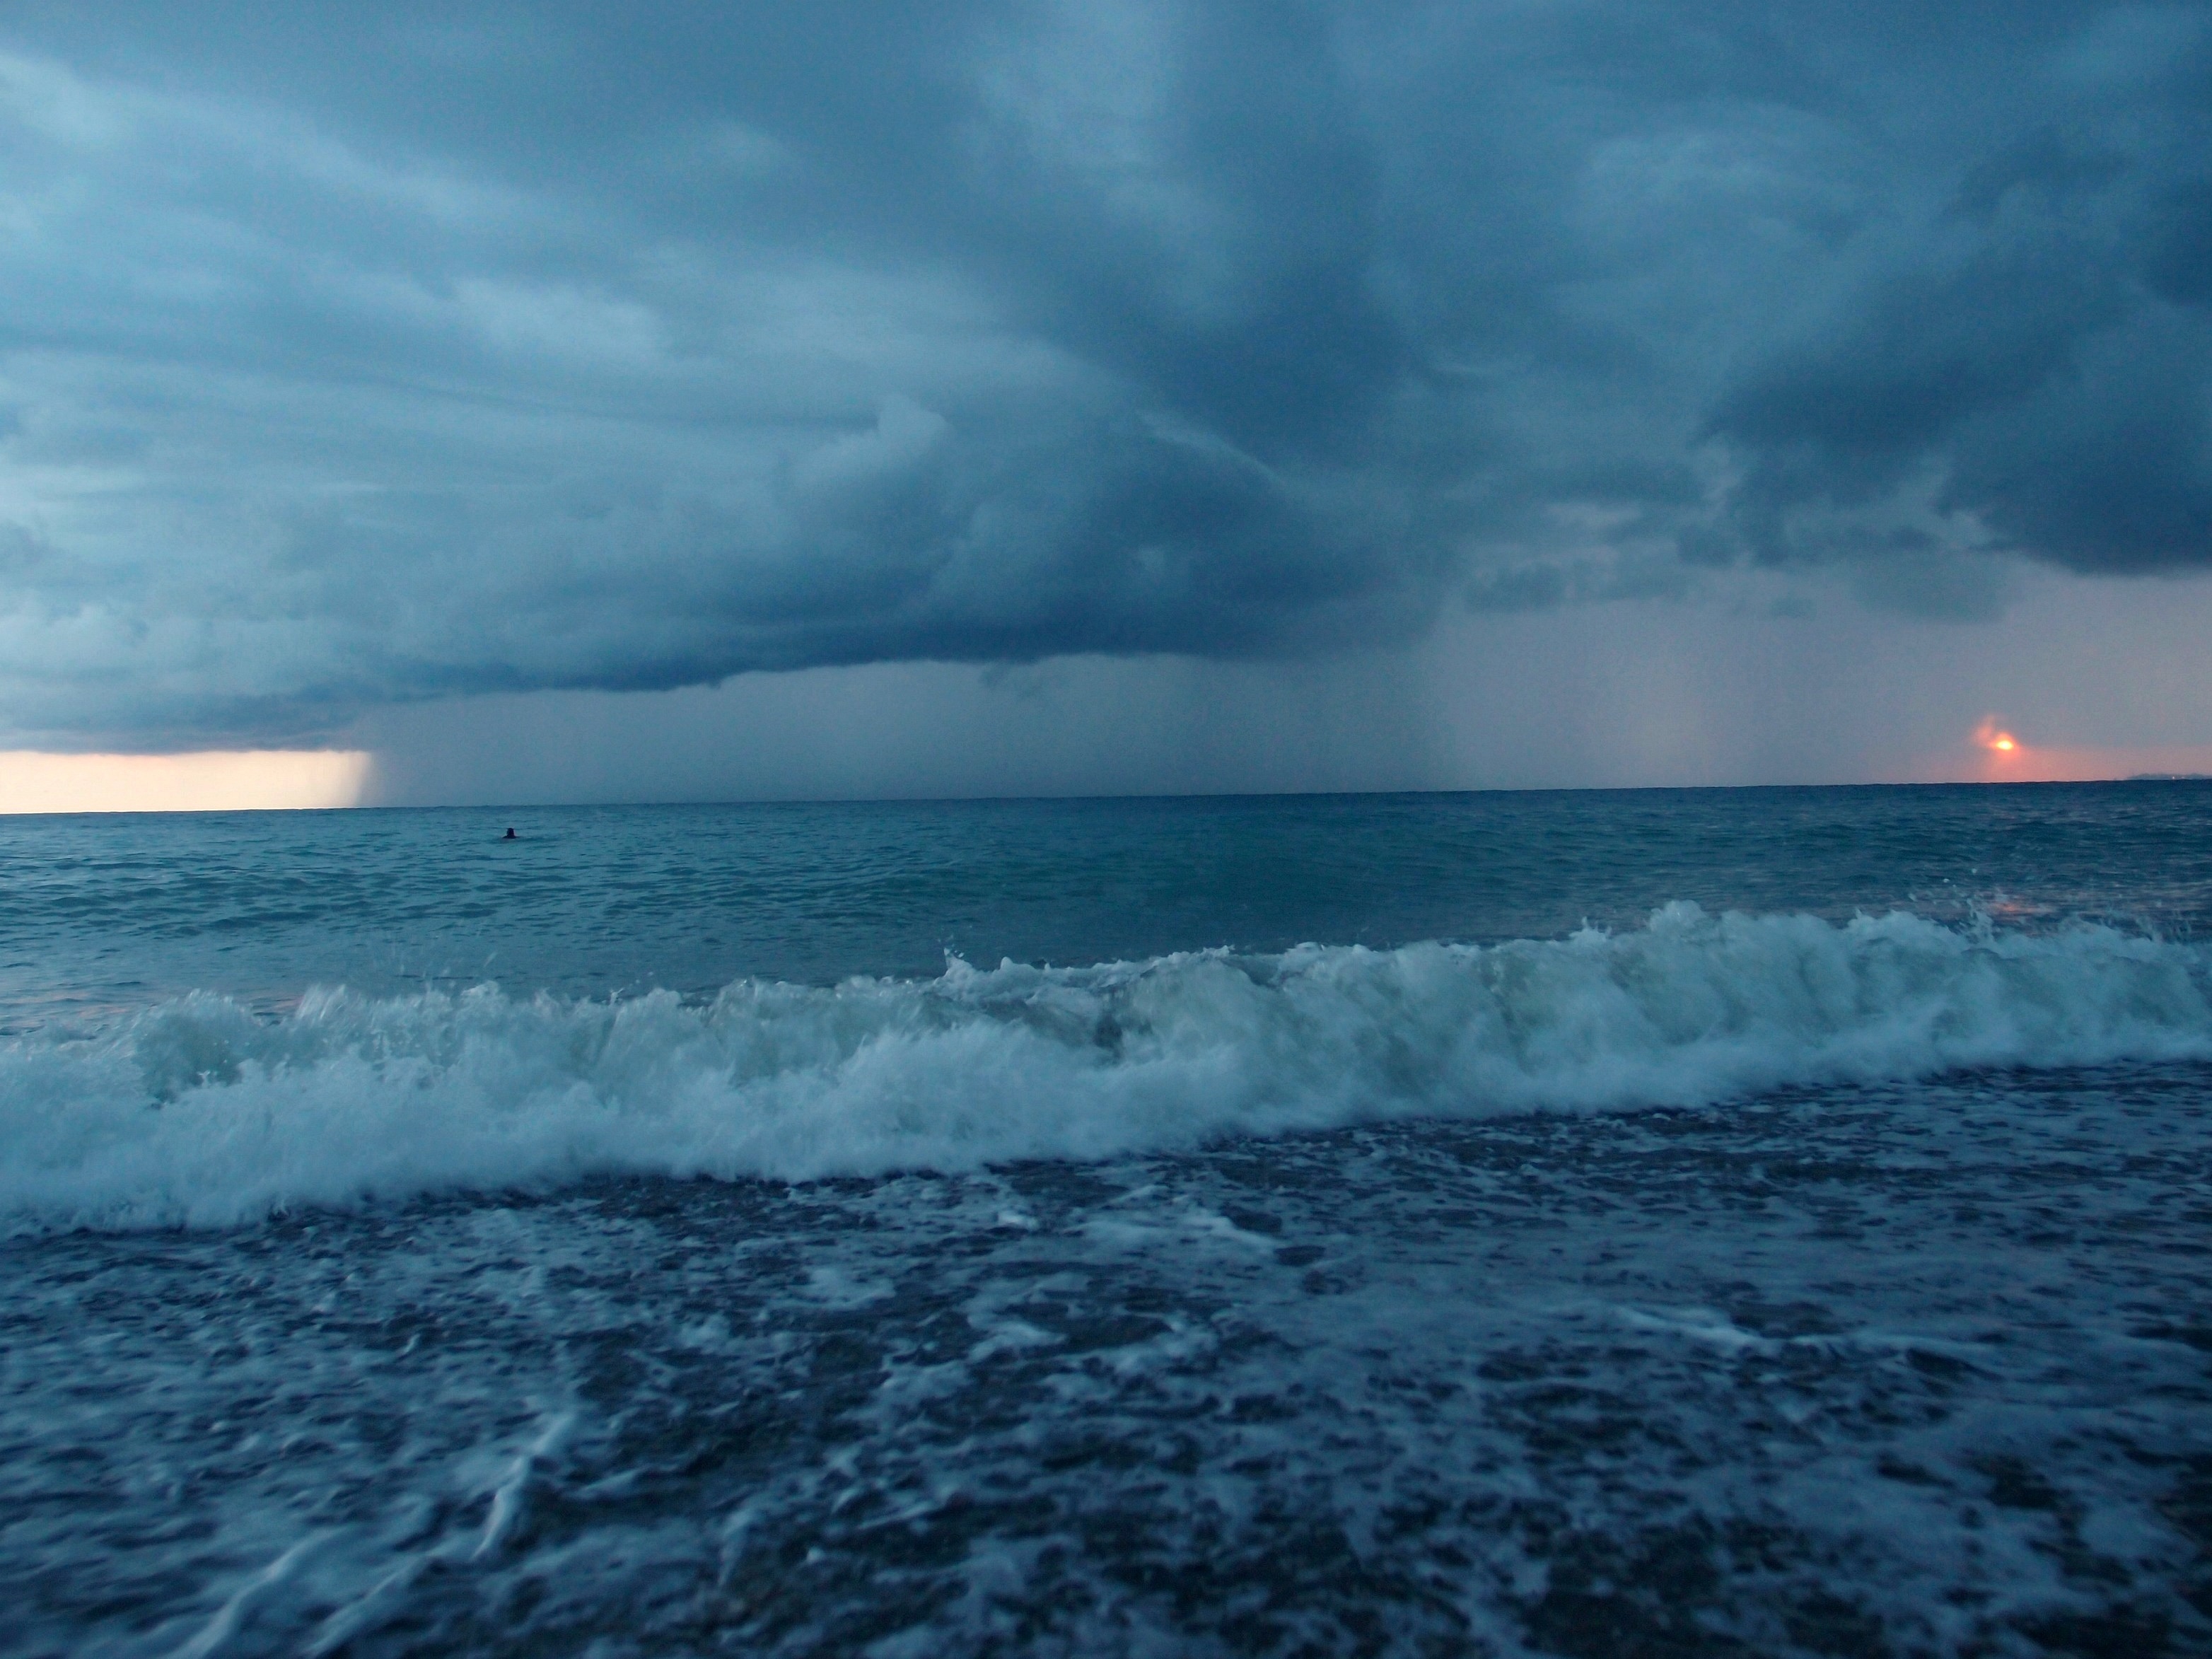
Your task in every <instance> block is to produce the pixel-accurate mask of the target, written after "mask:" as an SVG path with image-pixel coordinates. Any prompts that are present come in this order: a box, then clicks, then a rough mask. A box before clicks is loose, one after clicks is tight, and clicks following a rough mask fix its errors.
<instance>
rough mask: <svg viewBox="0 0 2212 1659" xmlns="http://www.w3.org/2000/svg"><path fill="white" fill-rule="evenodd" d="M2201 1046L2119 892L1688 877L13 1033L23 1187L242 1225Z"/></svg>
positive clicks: (15, 1179) (171, 1011)
mask: <svg viewBox="0 0 2212 1659" xmlns="http://www.w3.org/2000/svg"><path fill="white" fill-rule="evenodd" d="M2206 1058H2212V956H2208V951H2207V948H2206V947H2205V946H2204V945H2200V944H2195V943H2190V942H2181V941H2172V940H2166V939H2158V938H2154V937H2148V936H2141V935H2135V934H2129V933H2123V932H2120V931H2118V930H2116V929H2114V928H2112V927H2105V926H2099V925H2086V924H2084V925H2075V926H2071V927H2065V928H2063V929H2060V930H2057V931H2056V932H2051V933H2027V932H2020V931H2011V930H2007V929H2003V928H1998V927H1992V926H1990V925H1989V924H1988V923H1987V922H1986V921H1975V922H1972V923H1970V924H1968V925H1966V926H1951V925H1947V924H1943V923H1940V922H1937V921H1931V920H1929V919H1927V918H1924V917H1922V916H1918V915H1911V914H1909V913H1905V912H1893V913H1889V914H1886V915H1862V916H1859V917H1857V918H1856V919H1854V920H1852V921H1848V922H1845V923H1842V924H1836V923H1832V922H1829V921H1823V920H1821V919H1820V918H1818V917H1814V916H1811V915H1764V916H1753V915H1742V914H1736V913H1725V914H1719V915H1715V914H1711V913H1708V912H1706V911H1705V910H1703V909H1700V908H1699V907H1697V906H1695V905H1693V904H1688V903H1675V904H1670V905H1668V906H1666V907H1664V908H1662V909H1660V910H1658V911H1657V912H1656V913H1654V914H1653V915H1651V917H1650V920H1649V921H1648V923H1647V924H1646V925H1645V926H1644V927H1639V928H1635V929H1630V930H1626V931H1622V932H1619V933H1613V932H1607V931H1604V930H1601V929H1595V928H1585V929H1583V930H1582V931H1580V932H1577V933H1573V934H1571V935H1570V936H1567V937H1565V938H1561V939H1520V940H1515V941H1511V942H1510V943H1506V944H1502V945H1460V944H1450V943H1426V944H1419V945H1406V946H1403V947H1401V948H1397V949H1392V950H1376V949H1368V948H1364V947H1360V946H1346V945H1302V946H1299V947H1297V948H1296V949H1293V950H1290V951H1283V952H1279V953H1273V954H1248V953H1239V952H1236V951H1228V950H1218V951H1188V952H1178V953H1176V954H1172V955H1168V956H1163V957H1153V958H1149V959H1146V960H1143V961H1135V962H1117V963H1105V964H1101V965H1096V966H1087V967H1066V968H1055V967H1049V966H1037V965H1025V964H1022V963H1013V962H1002V963H1000V965H999V966H998V967H996V968H992V969H978V968H975V967H973V966H971V965H969V963H965V962H963V961H961V960H959V959H957V958H950V959H948V960H947V963H946V964H945V970H944V972H943V973H942V974H941V975H939V976H937V977H935V978H933V979H926V980H916V979H896V978H855V979H850V980H848V981H845V982H843V983H842V984H838V985H835V986H808V985H799V984H793V983H788V982H783V981H767V980H750V979H749V980H741V981H737V982H735V983H733V984H731V985H729V986H727V987H724V988H723V989H722V990H721V991H720V993H719V994H716V995H714V996H713V997H711V998H708V999H686V998H683V997H679V996H678V995H676V994H672V993H670V992H665V991H659V992H654V993H652V994H647V995H642V996H638V997H634V998H611V999H588V998H567V997H561V996H556V995H553V994H535V995H517V994H509V993H508V992H507V991H504V990H502V989H501V988H500V987H498V986H497V985H495V984H489V983H487V984H483V985H478V986H477V987H473V988H471V989H467V990H465V991H460V992H457V993H456V992H447V991H441V990H437V989H429V990H425V991H422V992H420V993H416V994H406V995H398V996H369V995H364V994H360V993H357V992H354V991H349V990H347V989H344V988H343V987H338V988H319V989H316V990H313V991H311V992H309V993H308V994H307V995H305V996H304V997H303V998H302V999H301V1001H300V1002H299V1003H298V1005H297V1006H295V1007H294V1008H292V1009H291V1010H290V1011H289V1012H285V1013H283V1015H281V1016H279V1017H276V1018H264V1017H259V1016H257V1015H256V1014H254V1013H252V1012H249V1011H248V1010H247V1009H246V1008H245V1007H244V1006H241V1005H240V1004H239V1003H238V1002H236V1001H235V1000H231V999H229V998H228V997H224V996H221V995H217V994H210V993H196V994H191V995H188V996H185V997H181V998H178V999H175V1000H170V1001H167V1002H165V1003H163V1004H161V1005H159V1006H155V1007H153V1008H150V1009H147V1010H144V1011H142V1012H137V1013H136V1014H132V1015H131V1016H128V1017H127V1018H120V1019H118V1020H117V1021H116V1022H114V1023H113V1024H112V1025H111V1026H109V1027H107V1028H105V1029H102V1030H96V1031H93V1032H90V1033H78V1034H76V1035H73V1036H66V1037H64V1036H52V1035H33V1036H27V1037H22V1038H19V1039H16V1040H15V1041H13V1042H9V1043H8V1044H7V1045H5V1046H4V1047H0V1146H4V1147H5V1148H6V1152H7V1157H6V1158H5V1159H4V1161H3V1162H0V1218H4V1223H5V1225H7V1226H8V1227H9V1228H10V1230H12V1231H18V1232H21V1231H50V1230H54V1229H68V1228H91V1229H103V1230H104V1229H118V1228H139V1227H153V1226H186V1227H224V1226H234V1225H242V1224H250V1223H252V1222H254V1221H257V1220H258V1219H261V1218H265V1217H267V1216H269V1215H270V1214H271V1213H273V1212H280V1211H284V1210H288V1209H296V1208H300V1207H304V1206H338V1207H344V1206H359V1205H363V1204H374V1203H390V1202H397V1201H402V1200H407V1199H410V1198H413V1197H416V1196H420V1195H423V1194H434V1193H444V1192H453V1191H502V1190H513V1189H531V1190H549V1189H553V1188H560V1187H562V1186H564V1185H568V1184H572V1183H574V1182H580V1181H583V1180H586V1179H590V1178H592V1177H595V1176H608V1175H660V1176H672V1177H678V1178H687V1177H699V1176H711V1177H714V1178H719V1179H723V1180H738V1179H746V1178H755V1179H767V1180H773V1181H783V1182H805V1181H811V1180H818V1179H822V1178H825V1177H832V1176H880V1175H884V1174H888V1173H891V1172H894V1171H899V1170H939V1171H946V1172H957V1171H967V1170H976V1169H981V1168H983V1167H986V1166H988V1165H992V1164H1005V1163H1010V1162H1015V1161H1020V1160H1028V1159H1073V1160H1085V1159H1096V1158H1109V1157H1115V1156H1119V1155H1123V1154H1127V1153H1132V1152H1154V1151H1159V1152H1166V1151H1174V1150H1180V1149H1183V1148H1188V1147H1190V1146H1196V1145H1200V1144H1203V1143H1206V1142H1209V1141H1216V1140H1220V1139H1225V1138H1230V1137H1236V1136H1265V1135H1278V1134H1284V1133H1296V1132H1298V1131H1302V1130H1313V1129H1322V1128H1329V1127H1340V1126H1344V1125H1347V1124H1353V1123H1358V1122H1362V1121H1377V1120H1382V1119H1386V1118H1394V1117H1404V1116H1409V1115H1442V1116H1452V1117H1462V1118H1469V1117H1481V1116H1485V1115H1507V1114H1524V1113H1528V1112H1536V1111H1592V1110H1620V1109H1638V1108H1653V1107H1689V1106H1695V1107H1705V1106H1713V1105H1717V1104H1720V1103H1725V1102H1727V1101H1730V1100H1734V1099H1741V1098H1743V1097H1748V1096H1753V1095H1755V1094H1758V1093H1759V1092H1760V1091H1771V1090H1774V1089H1777V1088H1782V1087H1786V1086H1791V1085H1824V1084H1836V1083H1865V1082H1885V1081H1902V1080H1908V1079H1917V1078H1924V1077H1929V1076H1933V1075H1936V1074H1940V1073H1947V1072H1955V1071H1960V1070H1962V1069H1972V1068H1977V1067H2055V1066H2083V1065H2095V1064H2106V1063H2112V1062H2115V1061H2123V1060H2199V1059H2206Z"/></svg>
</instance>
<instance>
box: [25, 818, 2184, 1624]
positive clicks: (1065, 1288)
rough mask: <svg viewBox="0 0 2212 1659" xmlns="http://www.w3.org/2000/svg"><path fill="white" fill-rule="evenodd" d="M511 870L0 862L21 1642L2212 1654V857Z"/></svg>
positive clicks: (1960, 830)
mask: <svg viewBox="0 0 2212 1659" xmlns="http://www.w3.org/2000/svg"><path fill="white" fill-rule="evenodd" d="M508 821H509V820H508V819H507V818H495V817H490V816H487V815H481V814H475V815H472V814H440V813H363V814H350V815H305V816H290V815H286V816H281V817H279V816H270V817H257V818H247V817H228V818H223V817H203V818H185V819H167V820H160V819H143V820H83V819H76V820H64V819H47V820H18V821H14V822H6V821H0V860H3V861H0V975H3V976H4V978H0V989H4V991H5V994H6V1003H5V1006H6V1008H7V1010H8V1014H7V1018H8V1019H9V1022H10V1023H11V1026H12V1030H13V1031H14V1035H13V1036H11V1037H9V1038H8V1039H6V1040H5V1042H4V1046H0V1147H4V1149H5V1152H6V1156H5V1158H4V1160H0V1216H4V1219H5V1225H6V1226H7V1228H8V1230H9V1239H8V1242H7V1243H5V1244H4V1245H0V1286H4V1288H5V1291H6V1295H5V1297H4V1298H0V1605H5V1606H7V1607H9V1609H10V1617H9V1620H7V1621H6V1622H5V1623H4V1625H0V1650H6V1651H10V1652H26V1653H50V1652H51V1653H85V1652H90V1653H112V1654H133V1655H136V1654H149V1655H150V1654H166V1653H179V1654H185V1653H189V1654H194V1655H212V1654H216V1653H296V1652H316V1653H337V1652H352V1653H359V1654H383V1653H412V1652H420V1653H449V1652H471V1651H483V1652H517V1653H522V1652H528V1653H539V1652H546V1653H561V1652H575V1653H597V1654H617V1653H625V1652H637V1653H652V1652H690V1651H707V1650H714V1651H723V1650H727V1651H735V1652H748V1653H754V1652H764V1653H794V1654H796V1653H845V1652H873V1653H883V1654H902V1653H937V1652H959V1653H966V1652H992V1651H1004V1652H1071V1653H1078V1652H1079V1653H1091V1652H1099V1653H1120V1652H1129V1653H1137V1652H1146V1653H1149V1652H1178V1653H1180V1652H1196V1653H1206V1652H1218V1653H1296V1652H1314V1653H1333V1652H1407V1653H1422V1652H1437V1653H1443V1652H1450V1653H1460V1652H1469V1651H1474V1652H1492V1653H1497V1654H1517V1653H1547V1654H1566V1655H1589V1656H1601V1655H1628V1654H1681V1653H1703V1652H1714V1653H1744V1654H1771V1653H1793V1652H1794V1653H1818V1654H1869V1655H1871V1654H1886V1653H1900V1654H1902V1653H1942V1654H1953V1653H1956V1654H1969V1653H1972V1654H2023V1655H2028V1654H2042V1653H2097V1654H2115V1655H2118V1654H2128V1655H2135V1654H2158V1653H2162V1652H2163V1653H2174V1654H2181V1653H2191V1652H2199V1651H2204V1650H2208V1649H2212V1567H2208V1565H2207V1564H2208V1559H2212V1311H2208V1310H2212V1124H2209V1123H2208V1114H2207V1105H2208V1103H2212V957H2208V947H2207V945H2206V944H2205V943H2204V939H2205V927H2204V924H2205V922H2206V921H2208V920H2212V790H2207V789H2203V788H2200V787H2192V786H2188V785H2167V786H2137V787H2098V788H2072V789H2056V788H2053V789H2020V790H1893V791H1892V790H1881V791H1774V792H1729V793H1720V792H1715V793H1698V794H1679V795H1677V794H1628V795H1619V796H1551V797H1525V796H1521V797H1492V798H1485V797H1470V798H1430V799H1384V800H1375V801H1358V800H1350V801H1347V800H1334V801H1321V802H1304V801H1276V802H1252V801H1242V802H1168V803H1072V804H1039V805H1022V804H996V805H991V804H987V805H975V806H968V807H957V806H933V807H910V808H909V807H866V808H823V807H816V808H774V809H769V808H763V809H707V808H701V809H682V810H672V809H641V810H635V811H577V812H569V813H550V812H533V813H531V814H521V813H518V814H515V815H513V818H512V821H513V823H515V824H516V825H517V827H518V828H519V829H522V830H523V832H524V841H523V843H522V844H521V845H520V846H518V847H499V846H494V845H493V844H492V842H491V841H490V837H491V836H495V835H496V833H497V831H498V829H501V828H503V827H504V826H505V823H507V822H508ZM810 847H811V848H814V849H815V850H816V854H817V856H815V857H813V858H811V859H810V856H809V848H810ZM1586 923H1587V924H1589V925H1585V924H1586ZM948 949H949V950H951V951H955V952H957V957H956V958H955V959H954V960H953V961H952V962H951V963H950V965H947V964H946V962H945V951H947V950H948ZM471 952H473V953H474V954H475V957H476V958H477V960H476V961H475V962H474V963H471V962H469V961H468V960H467V958H468V957H469V955H470V953H471ZM1002 957H1003V958H1008V960H1006V961H1005V962H1004V963H1003V965H1000V963H1001V958H1002ZM971 964H972V965H971ZM487 966H488V967H489V970H490V972H491V974H492V975H494V976H495V978H496V980H497V983H496V984H492V983H489V982H485V981H484V980H483V970H484V969H486V968H487ZM853 975H861V977H860V978H854V977H853ZM318 986H319V987H322V988H315V987H318ZM338 987H347V988H338ZM610 998H611V1000H610Z"/></svg>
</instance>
